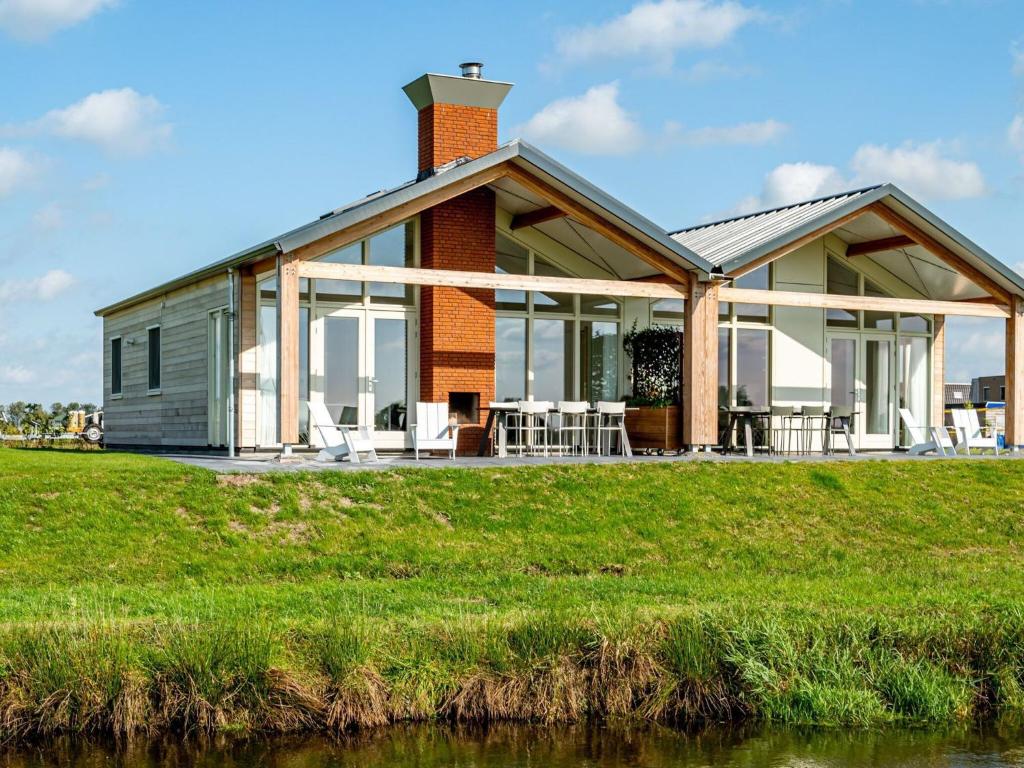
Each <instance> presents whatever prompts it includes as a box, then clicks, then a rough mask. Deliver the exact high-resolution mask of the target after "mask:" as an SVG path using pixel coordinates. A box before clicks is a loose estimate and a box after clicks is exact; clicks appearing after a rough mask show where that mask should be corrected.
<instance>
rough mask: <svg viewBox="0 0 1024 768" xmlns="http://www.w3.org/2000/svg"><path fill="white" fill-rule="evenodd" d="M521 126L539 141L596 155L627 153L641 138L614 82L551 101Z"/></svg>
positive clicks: (637, 126)
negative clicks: (581, 93)
mask: <svg viewBox="0 0 1024 768" xmlns="http://www.w3.org/2000/svg"><path fill="white" fill-rule="evenodd" d="M520 130H521V132H522V134H523V136H524V137H526V138H528V139H531V140H534V141H537V142H538V143H543V144H548V145H551V146H556V147H562V148H564V149H570V150H573V151H576V152H584V153H587V154H595V155H621V154H626V153H628V152H632V151H634V150H636V149H638V148H639V147H640V145H641V144H642V143H643V140H644V134H643V130H642V129H641V128H640V125H639V124H638V123H637V122H636V120H635V119H634V118H633V117H632V115H630V114H629V113H628V112H627V111H626V110H625V109H623V108H622V106H621V105H620V104H619V84H618V83H617V82H615V83H606V84H605V85H595V86H594V87H593V88H591V89H590V90H588V91H587V92H586V93H585V94H583V95H582V96H573V97H569V98H565V99H558V100H557V101H553V102H551V103H550V104H548V105H547V106H546V107H544V108H543V109H542V110H541V111H540V112H538V113H537V114H535V115H534V116H533V117H531V118H530V119H529V120H528V121H527V122H526V124H525V125H523V126H522V128H521V129H520Z"/></svg>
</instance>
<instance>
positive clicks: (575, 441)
mask: <svg viewBox="0 0 1024 768" xmlns="http://www.w3.org/2000/svg"><path fill="white" fill-rule="evenodd" d="M588 405H589V404H588V403H587V401H586V400H582V401H579V402H576V401H574V400H559V401H558V427H557V428H555V430H554V431H555V432H557V434H558V444H557V446H556V447H557V448H558V455H559V456H561V455H563V453H564V451H565V448H566V442H565V441H566V438H568V439H569V441H570V442H569V443H568V446H569V450H570V454H571V455H573V456H575V455H576V448H577V447H579V449H580V453H581V454H582V455H586V453H587V408H588Z"/></svg>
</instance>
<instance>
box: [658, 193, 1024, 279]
mask: <svg viewBox="0 0 1024 768" xmlns="http://www.w3.org/2000/svg"><path fill="white" fill-rule="evenodd" d="M876 202H882V203H884V204H885V205H887V206H889V207H890V208H893V209H894V210H895V211H896V212H897V213H899V214H900V215H902V216H904V217H906V218H910V219H912V220H914V222H915V223H916V224H918V225H919V226H922V227H923V228H924V229H925V230H927V231H928V232H929V234H932V235H935V236H937V237H938V239H940V240H941V241H943V242H944V244H946V245H947V246H949V247H950V248H951V249H953V250H954V251H956V252H957V253H958V254H959V255H961V256H962V257H963V258H964V259H965V260H967V261H969V262H970V263H971V264H973V265H974V266H975V267H977V268H978V269H980V270H981V271H983V272H984V273H986V274H987V275H988V276H990V277H992V278H993V279H994V280H995V281H996V282H999V283H1001V284H1003V285H1004V286H1006V287H1007V289H1008V290H1012V292H1014V293H1022V292H1024V277H1021V276H1020V275H1018V274H1017V273H1016V272H1015V271H1014V270H1012V269H1010V267H1008V266H1006V265H1005V264H1003V263H1002V262H1001V261H999V260H998V259H996V258H995V257H994V256H992V254H990V253H989V252H988V251H986V250H985V249H984V248H982V247H981V246H979V245H978V244H977V243H975V242H973V241H972V240H970V239H969V238H968V237H966V236H965V235H963V234H962V233H960V232H959V231H957V230H956V229H955V228H954V227H952V226H951V225H950V224H948V223H947V222H945V221H943V220H942V219H941V218H939V217H938V216H936V215H935V214H934V213H932V212H931V211H929V210H928V209H927V208H925V207H924V206H923V205H921V204H920V203H918V202H917V201H916V200H914V199H913V198H912V197H910V195H908V194H906V193H905V192H904V191H903V190H901V189H900V188H899V187H897V186H895V185H894V184H880V185H878V186H874V187H865V188H863V189H856V190H852V191H849V192H841V193H838V194H835V195H830V196H828V197H821V198H817V199H815V200H808V201H806V202H801V203H794V204H792V205H788V206H783V207H780V208H772V209H770V210H765V211H758V212H755V213H750V214H746V215H743V216H736V217H733V218H730V219H724V220H722V221H716V222H711V223H710V224H699V225H697V226H694V227H689V228H687V229H681V230H677V231H675V232H673V233H671V236H672V238H673V239H674V240H676V242H678V243H680V244H681V245H685V246H686V247H687V248H689V249H691V250H693V251H695V252H696V253H698V254H699V255H700V256H702V257H703V258H705V259H707V260H708V261H710V262H711V263H712V264H714V265H715V272H716V273H721V274H724V275H729V274H731V273H732V272H735V271H737V270H739V269H742V268H743V267H745V266H746V265H747V264H750V263H751V262H754V261H756V260H758V259H760V258H761V257H763V256H765V255H767V254H770V253H772V252H773V251H775V250H776V249H778V248H780V247H783V246H785V245H787V244H788V243H792V242H794V241H796V240H798V239H799V238H801V237H804V236H805V235H808V234H810V233H812V232H814V231H816V230H818V229H821V228H823V227H826V226H828V225H829V224H830V223H832V222H837V221H839V220H840V219H842V218H843V217H845V216H847V215H849V214H851V213H854V212H855V211H857V210H860V209H863V208H866V207H867V206H869V205H871V204H872V203H876Z"/></svg>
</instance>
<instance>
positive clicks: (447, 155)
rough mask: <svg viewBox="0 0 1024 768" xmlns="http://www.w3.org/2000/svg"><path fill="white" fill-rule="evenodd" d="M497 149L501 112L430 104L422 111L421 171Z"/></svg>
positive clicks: (457, 105) (462, 106) (420, 125)
mask: <svg viewBox="0 0 1024 768" xmlns="http://www.w3.org/2000/svg"><path fill="white" fill-rule="evenodd" d="M497 148H498V110H496V109H485V108H484V107H467V106H465V105H463V104H431V105H430V106H428V107H424V108H423V109H421V110H420V112H419V170H421V171H425V170H428V169H430V168H436V167H437V166H439V165H444V164H445V163H449V162H451V161H452V160H455V159H456V158H459V157H472V158H477V157H481V156H483V155H486V154H487V153H488V152H493V151H494V150H495V149H497Z"/></svg>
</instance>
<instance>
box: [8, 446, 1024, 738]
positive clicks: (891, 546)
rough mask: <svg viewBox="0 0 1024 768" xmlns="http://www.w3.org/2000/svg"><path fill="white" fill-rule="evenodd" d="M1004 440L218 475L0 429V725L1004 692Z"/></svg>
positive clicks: (292, 725)
mask: <svg viewBox="0 0 1024 768" xmlns="http://www.w3.org/2000/svg"><path fill="white" fill-rule="evenodd" d="M1021 509H1024V473H1021V472H1020V471H1019V468H1018V463H1017V462H972V461H968V460H956V461H922V462H909V461H904V462H855V463H854V462H846V463H836V464H829V463H815V464H813V465H806V464H777V465H755V464H739V463H737V464H728V465H702V464H696V463H687V464H672V463H659V464H656V465H655V464H650V465H638V464H630V465H616V466H574V467H569V466H564V467H560V466H553V467H518V468H515V467H513V468H509V469H487V470H451V469H438V470H430V471H412V472H383V473H381V472H372V473H371V472H368V473H358V472H353V473H348V472H346V473H320V474H316V475H308V474H287V475H275V476H269V477H256V476H251V475H229V476H217V475H214V474H213V473H211V472H207V471H204V470H200V469H196V468H191V467H184V466H181V465H178V464H174V463H171V462H168V461H164V460H161V459H158V458H153V457H142V456H132V455H127V454H107V453H103V452H92V453H81V454H77V453H70V452H33V451H25V450H14V449H2V448H0V735H3V736H7V737H19V738H29V737H32V736H39V735H44V736H48V735H53V734H57V733H103V734H117V735H130V734H146V735H156V734H161V733H170V732H186V731H188V732H197V731H200V732H210V733H215V732H248V731H252V732H257V731H259V732H280V733H289V732H305V731H318V732H324V733H334V734H336V733H340V732H346V731H351V730H353V729H360V728H368V727H373V726H378V725H382V724H386V723H396V722H408V721H435V720H440V721H445V722H463V723H487V722H494V721H498V720H512V721H531V722H541V723H560V722H603V721H608V720H612V719H616V718H627V719H632V720H637V721H643V722H652V723H664V724H672V725H679V724H690V723H695V722H701V721H706V720H713V721H732V722H772V723H800V724H820V725H830V726H858V727H860V726H878V725H892V724H914V725H920V724H924V725H929V726H936V725H944V724H950V723H965V722H970V721H972V720H975V719H978V718H982V719H992V718H995V717H1000V716H1004V715H1006V714H1007V713H1011V714H1012V713H1015V712H1019V711H1021V710H1022V709H1024V693H1022V691H1024V618H1022V616H1024V594H1022V586H1021V579H1020V574H1021V573H1022V572H1024V548H1022V547H1021V542H1022V531H1024V523H1022V522H1021V516H1020V510H1021Z"/></svg>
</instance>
